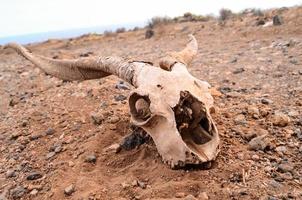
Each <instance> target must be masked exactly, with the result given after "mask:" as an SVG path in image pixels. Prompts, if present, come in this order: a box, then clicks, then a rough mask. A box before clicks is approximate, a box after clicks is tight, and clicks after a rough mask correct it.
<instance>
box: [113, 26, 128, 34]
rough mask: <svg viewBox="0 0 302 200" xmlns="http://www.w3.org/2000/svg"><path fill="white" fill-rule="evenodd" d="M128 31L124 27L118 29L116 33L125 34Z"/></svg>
mask: <svg viewBox="0 0 302 200" xmlns="http://www.w3.org/2000/svg"><path fill="white" fill-rule="evenodd" d="M125 31H126V29H125V28H124V27H121V28H118V29H116V31H115V32H116V33H124V32H125Z"/></svg>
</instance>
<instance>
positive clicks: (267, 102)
mask: <svg viewBox="0 0 302 200" xmlns="http://www.w3.org/2000/svg"><path fill="white" fill-rule="evenodd" d="M261 103H263V104H266V105H268V104H271V103H273V101H272V100H270V99H266V98H262V99H261Z"/></svg>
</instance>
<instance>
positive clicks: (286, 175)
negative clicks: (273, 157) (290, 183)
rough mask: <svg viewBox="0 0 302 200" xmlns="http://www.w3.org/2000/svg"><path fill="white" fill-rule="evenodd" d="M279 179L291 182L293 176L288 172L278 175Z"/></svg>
mask: <svg viewBox="0 0 302 200" xmlns="http://www.w3.org/2000/svg"><path fill="white" fill-rule="evenodd" d="M280 177H281V178H282V179H284V180H293V175H292V174H291V173H290V172H286V173H283V174H280Z"/></svg>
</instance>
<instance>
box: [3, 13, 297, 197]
mask: <svg viewBox="0 0 302 200" xmlns="http://www.w3.org/2000/svg"><path fill="white" fill-rule="evenodd" d="M275 13H278V14H279V15H280V16H282V19H283V24H282V25H280V26H268V27H263V26H256V25H255V24H256V22H257V16H253V15H248V14H247V15H246V16H243V17H241V18H236V19H230V20H227V21H226V22H225V23H224V24H221V23H218V22H217V21H215V20H210V21H207V22H185V23H175V24H169V25H164V26H158V27H156V28H154V33H155V34H154V36H153V37H152V38H150V39H145V31H146V30H145V29H140V30H137V31H129V32H124V33H118V34H114V35H109V36H108V35H107V36H103V35H86V36H82V37H79V38H76V39H69V40H48V41H46V42H43V43H39V44H32V45H27V47H28V48H29V49H30V50H32V51H33V52H35V53H37V54H41V55H45V56H49V57H55V58H78V57H80V56H95V55H104V56H108V55H116V56H124V57H131V58H134V59H139V60H145V61H152V62H154V63H156V62H157V60H158V58H160V57H162V56H164V55H165V52H167V51H171V50H174V51H175V50H180V49H182V48H183V47H184V45H185V44H186V41H187V35H188V34H190V33H193V34H194V35H195V37H196V39H197V40H198V43H199V47H200V48H199V52H198V55H197V57H196V59H195V60H194V62H193V63H192V65H191V67H190V72H191V73H192V74H193V75H194V76H196V77H198V78H200V79H201V80H206V81H208V82H209V83H210V84H211V85H212V86H213V87H214V88H216V89H217V91H219V92H217V94H216V95H215V96H214V98H215V106H216V113H215V114H214V115H213V117H214V119H215V121H216V124H217V126H218V129H219V134H220V137H221V152H220V154H219V156H218V157H217V160H216V161H215V162H214V163H213V165H212V167H211V168H209V169H208V168H204V167H198V166H197V167H187V168H183V169H179V170H172V169H170V168H169V166H167V165H165V164H164V163H162V161H161V158H160V156H159V155H158V153H157V150H156V148H155V146H154V144H153V143H152V142H149V143H146V144H143V145H141V146H140V147H138V148H136V149H134V150H130V151H121V152H119V153H115V152H113V151H108V150H106V149H107V148H108V147H109V146H111V145H112V144H116V143H119V142H120V141H121V140H122V138H123V137H124V136H126V135H127V134H129V133H130V117H129V112H128V106H127V100H123V99H125V98H124V97H127V95H128V94H129V92H130V90H129V89H127V88H125V89H119V88H117V87H116V85H117V84H119V82H120V80H119V79H118V78H116V77H113V76H110V77H108V78H105V79H100V80H89V81H84V82H63V81H61V80H59V79H57V78H54V77H50V76H47V75H45V74H44V73H43V72H42V71H40V70H39V69H38V68H36V67H34V65H32V64H31V63H29V62H28V61H26V60H24V59H23V58H22V57H20V56H18V55H17V54H16V53H15V52H13V51H12V50H8V49H5V50H4V49H2V50H0V194H1V195H0V199H1V200H4V199H39V200H40V199H142V200H143V199H187V200H188V199H202V200H203V199H207V198H208V199H261V200H274V199H302V156H301V155H302V145H301V142H302V133H301V131H302V115H301V114H302V8H301V7H296V8H291V9H282V10H274V11H273V12H269V13H268V16H273V14H275ZM270 19H271V18H268V19H267V20H270ZM129 87H130V88H131V86H129ZM92 116H94V117H95V118H101V119H100V121H101V122H100V123H98V124H96V123H95V121H94V120H93V119H92ZM265 134H267V135H266V137H264V138H261V137H260V142H261V145H260V146H261V147H257V148H255V147H253V146H252V145H253V144H252V142H250V141H253V139H252V138H254V137H256V138H257V137H258V136H260V135H265ZM258 139H259V138H258ZM258 142H259V141H258ZM64 190H65V192H64ZM66 193H67V194H66Z"/></svg>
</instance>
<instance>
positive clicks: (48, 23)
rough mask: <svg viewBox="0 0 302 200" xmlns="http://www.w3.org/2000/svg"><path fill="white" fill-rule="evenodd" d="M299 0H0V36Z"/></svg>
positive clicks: (301, 1) (298, 2)
mask: <svg viewBox="0 0 302 200" xmlns="http://www.w3.org/2000/svg"><path fill="white" fill-rule="evenodd" d="M301 4H302V0H148V1H145V0H107V1H104V0H1V1H0V38H1V37H8V36H15V35H24V34H31V33H41V32H49V31H59V30H69V29H77V28H86V27H98V26H108V25H123V24H136V23H137V24H142V23H143V22H145V23H146V22H147V21H148V19H151V18H152V17H154V16H170V17H175V16H180V15H182V14H183V13H185V12H191V13H194V14H204V15H205V14H218V12H219V10H220V9H221V8H228V9H231V10H232V11H234V12H238V11H241V10H243V9H245V8H261V9H267V8H272V7H283V6H294V5H301Z"/></svg>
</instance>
